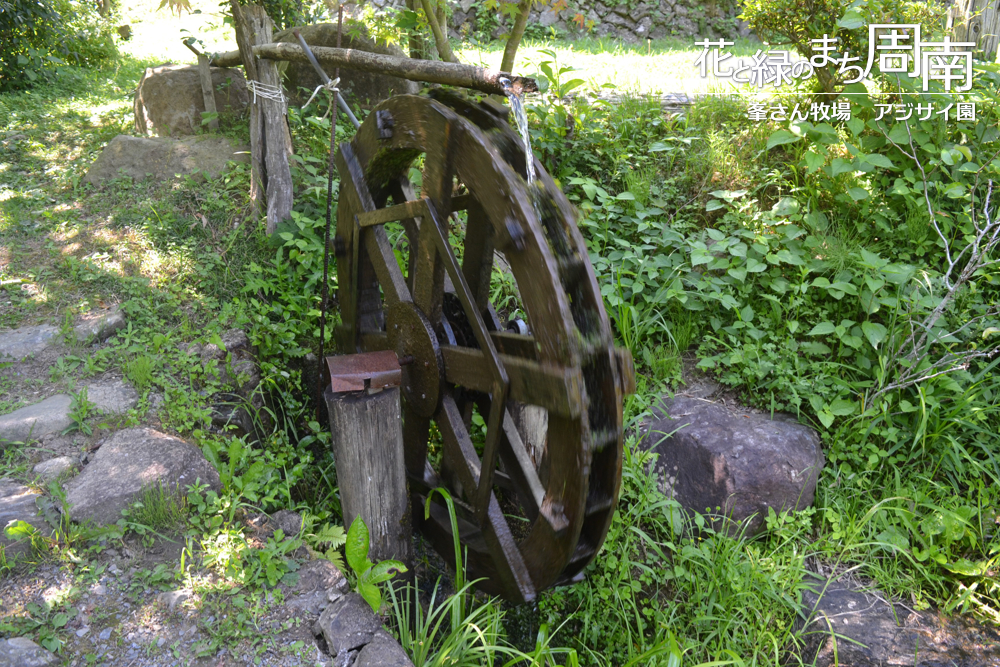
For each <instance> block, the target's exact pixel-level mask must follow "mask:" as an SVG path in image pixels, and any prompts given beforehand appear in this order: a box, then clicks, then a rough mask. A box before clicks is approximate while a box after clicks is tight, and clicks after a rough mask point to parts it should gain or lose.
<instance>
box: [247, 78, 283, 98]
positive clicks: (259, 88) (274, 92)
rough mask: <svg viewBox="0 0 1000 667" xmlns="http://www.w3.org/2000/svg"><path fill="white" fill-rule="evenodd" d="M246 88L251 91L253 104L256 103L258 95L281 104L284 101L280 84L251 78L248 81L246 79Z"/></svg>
mask: <svg viewBox="0 0 1000 667" xmlns="http://www.w3.org/2000/svg"><path fill="white" fill-rule="evenodd" d="M247 88H248V89H249V90H250V91H251V92H252V93H253V103H254V104H257V98H258V97H261V98H263V99H265V100H273V101H275V102H281V103H282V104H284V103H285V94H284V93H282V92H281V87H280V86H272V85H269V84H266V83H261V82H260V81H254V80H253V79H251V80H250V81H247Z"/></svg>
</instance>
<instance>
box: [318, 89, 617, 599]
mask: <svg viewBox="0 0 1000 667" xmlns="http://www.w3.org/2000/svg"><path fill="white" fill-rule="evenodd" d="M506 118H507V110H506V108H505V107H502V106H499V105H494V104H493V103H492V102H489V101H478V102H477V101H473V100H469V99H466V98H464V97H460V96H457V95H455V94H453V93H444V92H440V91H438V92H437V94H434V95H433V96H432V97H422V96H410V95H402V96H398V97H394V98H392V99H390V100H387V101H386V102H384V103H382V104H381V105H379V106H378V107H377V109H376V110H375V111H374V112H372V113H371V114H370V115H369V116H368V117H367V119H366V120H365V121H364V123H362V125H361V127H360V128H359V130H358V132H357V135H356V136H355V138H354V140H353V141H351V142H350V143H349V144H347V143H345V144H342V145H341V147H340V150H339V152H338V155H337V166H338V169H339V173H340V178H341V183H340V202H339V208H338V213H337V236H336V238H335V250H336V253H337V256H338V263H337V272H338V284H339V288H338V290H339V291H338V300H339V303H340V308H341V318H342V319H341V324H340V325H339V326H338V328H337V339H338V343H339V345H340V347H341V350H342V351H343V352H346V353H353V352H373V351H377V350H394V351H395V352H396V354H397V355H398V357H399V359H400V363H401V364H403V379H402V401H403V406H402V415H403V433H404V435H403V440H404V456H405V462H406V472H407V477H408V481H409V484H410V493H411V499H412V508H413V516H414V520H415V523H416V524H417V526H418V527H419V528H420V529H421V530H422V532H423V534H424V535H425V536H426V537H427V538H428V539H429V540H430V541H431V542H432V543H433V545H434V547H435V549H436V550H437V552H438V553H439V554H441V555H442V556H443V557H444V558H445V559H446V560H448V561H449V562H450V563H451V564H452V565H454V548H453V531H452V524H451V521H450V517H449V514H448V511H447V509H446V506H445V505H444V503H443V502H442V497H441V496H440V495H437V494H433V495H431V497H432V499H433V500H432V503H431V509H430V517H429V519H427V520H424V507H425V502H426V499H427V498H428V496H429V494H430V491H431V490H432V489H435V488H437V487H445V488H447V489H448V490H449V492H450V495H451V496H452V497H453V499H454V501H455V506H456V510H457V515H458V531H459V539H460V541H461V544H462V546H463V547H464V550H465V553H466V554H467V555H466V556H465V557H466V558H467V568H468V578H469V579H470V580H471V579H481V581H480V582H479V584H478V585H479V586H480V588H482V589H483V590H485V591H487V592H489V593H494V594H499V595H502V596H503V597H505V598H507V599H508V600H512V601H528V600H531V599H533V598H534V597H535V595H536V593H537V591H539V590H541V589H543V588H546V587H548V586H551V585H553V584H557V583H563V582H568V581H572V580H574V579H576V578H578V577H580V576H581V572H582V570H583V568H584V566H585V565H587V563H589V562H590V560H591V559H592V558H593V557H594V556H595V555H596V554H597V552H598V550H599V549H600V547H601V544H602V542H603V541H604V537H605V535H606V533H607V531H608V527H609V525H610V522H611V517H612V515H613V513H614V510H615V504H616V501H617V497H618V490H619V486H620V483H621V468H622V431H623V425H622V399H623V394H624V393H625V392H626V391H628V390H630V387H631V385H632V383H633V382H634V379H633V378H634V376H633V370H632V363H631V357H630V356H629V355H628V354H627V352H623V351H621V350H616V348H615V347H614V345H613V338H612V332H611V327H610V324H609V321H608V317H607V314H606V312H605V310H604V306H603V302H602V300H601V294H600V291H599V289H598V285H597V281H596V279H595V277H594V272H593V268H592V267H591V265H590V262H589V259H588V255H587V251H586V247H585V245H584V241H583V238H582V236H581V235H580V232H579V230H578V229H577V227H576V225H575V222H574V213H573V208H572V207H571V205H570V204H569V202H568V201H567V200H566V197H565V196H564V195H563V193H562V192H561V191H560V190H559V188H558V187H557V186H556V185H555V183H554V182H553V181H552V179H551V178H550V177H549V175H548V174H547V173H546V172H545V170H544V169H543V168H542V166H541V165H540V164H539V163H538V162H537V161H536V163H535V170H536V173H537V185H536V186H533V187H529V186H528V184H527V183H526V181H525V162H526V161H525V156H524V151H523V149H522V146H521V141H520V138H519V137H518V135H517V134H515V133H514V132H513V131H512V130H511V128H510V126H509V125H508V124H507V122H506ZM421 164H422V169H421V170H420V172H419V173H420V174H421V177H420V179H419V182H418V183H411V179H410V176H411V174H412V175H413V177H414V178H413V180H414V181H417V180H418V179H416V173H417V172H416V171H414V169H415V167H419V166H420V165H421ZM417 187H419V195H418V194H417V193H416V190H417ZM532 191H534V193H533V192H532ZM533 201H534V202H535V203H534V204H533ZM501 257H502V258H503V261H504V262H505V263H506V264H509V274H508V275H512V276H513V279H514V280H515V281H516V285H517V292H518V293H519V299H520V303H519V305H520V306H522V307H523V312H524V313H526V320H527V322H526V325H527V326H523V324H522V322H520V321H519V322H518V324H519V328H518V327H512V328H514V329H515V330H514V331H508V330H507V329H506V328H505V327H504V326H502V322H501V317H500V315H503V314H504V313H500V314H498V313H497V311H496V309H495V308H494V305H493V304H491V302H490V294H491V276H492V275H493V272H494V263H495V261H500V260H498V259H497V258H501ZM508 305H509V304H508ZM517 405H530V406H538V407H540V408H544V410H545V412H546V413H547V420H548V422H547V430H546V432H545V437H544V439H543V441H542V442H541V444H540V445H536V447H531V446H529V445H528V444H526V443H525V442H524V438H523V437H522V434H521V433H519V431H518V425H517V423H516V421H515V419H514V418H513V417H512V413H511V408H512V407H513V406H517Z"/></svg>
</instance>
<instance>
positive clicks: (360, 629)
mask: <svg viewBox="0 0 1000 667" xmlns="http://www.w3.org/2000/svg"><path fill="white" fill-rule="evenodd" d="M381 629H382V621H381V620H380V619H379V617H378V616H377V615H376V614H375V612H373V611H372V608H371V606H370V605H369V604H368V603H367V602H365V600H364V598H362V597H361V596H360V595H358V594H357V593H348V594H346V595H343V596H341V597H340V598H339V599H338V600H337V601H336V602H333V603H331V604H330V606H329V607H327V608H326V609H325V610H324V611H323V614H322V615H321V616H320V617H319V620H318V621H317V622H316V627H315V628H314V629H313V632H314V634H321V633H322V635H323V638H324V639H325V640H326V645H327V649H328V650H329V652H330V655H337V654H338V653H340V651H342V650H343V651H353V650H354V649H358V648H361V647H362V646H364V645H365V644H367V643H368V642H370V641H371V640H372V639H373V638H374V637H375V633H376V632H378V631H379V630H381Z"/></svg>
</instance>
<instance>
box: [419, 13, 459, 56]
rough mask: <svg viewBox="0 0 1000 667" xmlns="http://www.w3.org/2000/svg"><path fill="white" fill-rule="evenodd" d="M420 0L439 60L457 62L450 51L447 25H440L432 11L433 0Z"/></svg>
mask: <svg viewBox="0 0 1000 667" xmlns="http://www.w3.org/2000/svg"><path fill="white" fill-rule="evenodd" d="M420 2H421V5H422V6H423V8H424V16H426V18H427V23H429V24H430V26H431V32H432V33H434V45H435V46H436V47H437V52H438V55H439V56H441V60H444V61H447V62H450V63H457V62H458V58H456V57H455V54H454V53H453V52H452V50H451V42H449V41H448V27H447V26H443V27H442V26H441V24H440V23H439V22H438V17H437V12H435V11H434V6H433V4H432V2H433V0H420Z"/></svg>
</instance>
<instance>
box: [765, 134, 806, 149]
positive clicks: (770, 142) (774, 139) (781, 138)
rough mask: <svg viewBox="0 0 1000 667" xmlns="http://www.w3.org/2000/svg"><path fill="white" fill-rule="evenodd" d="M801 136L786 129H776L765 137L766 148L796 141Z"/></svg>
mask: <svg viewBox="0 0 1000 667" xmlns="http://www.w3.org/2000/svg"><path fill="white" fill-rule="evenodd" d="M801 138H802V137H797V136H795V135H794V134H792V133H791V132H789V131H788V130H778V131H777V132H775V133H774V134H772V135H771V136H770V137H768V138H767V148H768V150H770V149H772V148H774V147H775V146H780V145H782V144H790V143H792V142H795V141H798V140H799V139H801Z"/></svg>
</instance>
